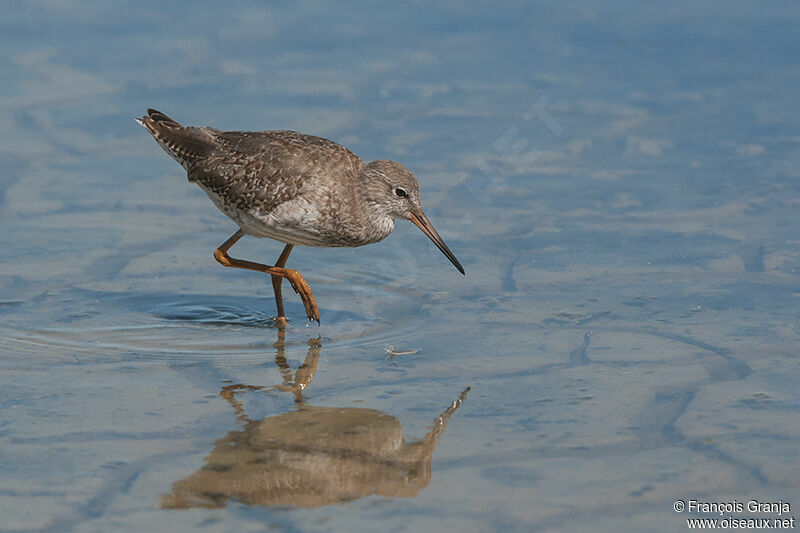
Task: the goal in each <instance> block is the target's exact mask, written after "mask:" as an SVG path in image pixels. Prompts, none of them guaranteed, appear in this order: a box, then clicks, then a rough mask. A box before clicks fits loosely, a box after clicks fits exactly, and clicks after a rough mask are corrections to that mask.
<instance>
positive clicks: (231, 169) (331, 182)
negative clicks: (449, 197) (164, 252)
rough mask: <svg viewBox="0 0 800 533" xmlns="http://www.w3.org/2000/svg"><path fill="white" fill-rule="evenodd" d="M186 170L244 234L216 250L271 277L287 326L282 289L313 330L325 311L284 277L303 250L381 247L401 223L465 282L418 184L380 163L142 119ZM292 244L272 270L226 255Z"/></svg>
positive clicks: (283, 139) (283, 135)
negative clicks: (256, 241)
mask: <svg viewBox="0 0 800 533" xmlns="http://www.w3.org/2000/svg"><path fill="white" fill-rule="evenodd" d="M135 120H136V121H137V122H138V123H139V124H140V125H141V126H143V127H144V128H145V129H147V131H148V132H150V134H151V135H152V136H153V138H154V139H155V140H156V142H157V143H158V144H159V145H160V146H161V148H163V149H164V151H165V152H167V154H169V155H170V156H171V157H172V158H173V159H175V161H177V162H178V163H179V164H180V165H181V166H182V167H183V168H184V170H186V175H187V178H188V180H189V181H190V182H194V183H196V184H197V185H198V186H199V187H200V188H201V189H202V190H203V191H205V193H206V194H207V195H208V197H209V198H210V199H211V201H212V202H213V203H214V205H216V206H217V208H219V210H220V211H222V212H223V213H224V214H225V215H227V216H228V217H230V218H231V219H232V220H233V221H234V222H235V223H236V224H237V225H238V226H239V229H238V230H237V231H236V232H235V233H234V234H233V235H231V237H230V238H228V240H226V241H225V242H224V243H222V244H221V245H220V246H219V247H218V248H217V249H216V250H214V258H215V259H216V260H217V261H218V262H219V263H220V264H222V265H223V266H226V267H233V268H242V269H247V270H254V271H257V272H263V273H265V274H269V275H270V276H271V278H272V288H273V292H274V294H275V304H276V307H277V317H276V318H275V320H276V321H277V322H278V324H279V325H280V326H282V327H284V326H286V323H287V321H286V315H285V312H284V308H283V298H282V295H281V283H282V281H283V279H284V278H285V279H286V280H287V281H288V282H289V283H290V284H291V286H292V288H293V289H294V291H295V292H296V293H298V294H299V296H300V299H301V301H302V302H303V306H304V308H305V312H306V316H307V317H308V322H309V323H311V321H316V322H317V324H318V325H319V324H320V317H319V308H318V306H317V302H316V300H315V298H314V295H313V293H312V291H311V287H309V285H308V283H307V282H306V281H305V279H304V278H303V276H302V275H301V274H300V272H298V271H297V270H292V269H288V268H286V262H287V260H288V258H289V254H290V253H291V252H292V249H293V248H294V247H295V246H298V245H299V246H313V247H343V246H346V247H357V246H364V245H367V244H373V243H376V242H379V241H381V240H383V239H385V238H386V237H388V236H389V234H390V233H391V232H392V230H393V229H394V221H395V220H397V219H402V220H409V221H411V222H412V223H413V224H414V225H416V226H417V227H418V228H419V229H420V230H422V233H424V234H425V235H426V236H427V237H428V238H429V239H430V240H431V241H433V243H434V244H435V245H436V247H437V248H438V249H439V250H440V251H441V252H442V253H443V254H444V255H445V257H447V258H448V259H449V260H450V262H451V263H452V264H453V265H454V266H455V267H456V269H457V270H458V271H459V272H460V273H461V274H465V271H464V268H463V267H462V266H461V263H460V262H459V261H458V259H456V256H455V255H453V252H451V251H450V248H448V247H447V244H445V242H444V240H443V239H442V237H440V236H439V233H438V232H437V231H436V229H435V228H434V227H433V224H431V222H430V220H428V217H426V216H425V214H424V213H423V212H422V206H421V201H420V191H419V184H418V183H417V179H416V177H414V174H412V173H411V171H409V170H408V169H407V168H406V167H404V166H403V165H401V164H400V163H397V162H395V161H390V160H386V159H378V160H375V161H372V162H370V163H366V162H365V161H364V160H362V159H361V158H360V157H358V156H357V155H356V154H354V153H353V152H352V151H350V150H348V149H347V148H345V147H344V146H341V145H340V144H337V143H335V142H333V141H330V140H328V139H325V138H322V137H317V136H314V135H308V134H304V133H299V132H296V131H289V130H279V131H221V130H219V129H216V128H212V127H208V126H184V125H182V124H180V123H179V122H177V121H175V120H173V119H171V118H170V117H168V116H167V115H165V114H164V113H161V112H160V111H157V110H155V109H147V115H145V116H143V117H141V118H136V119H135ZM245 235H249V236H253V237H266V238H270V239H273V240H276V241H279V242H281V243H283V244H284V248H283V251H282V252H281V254H280V256H279V257H278V260H277V261H276V262H275V264H274V265H264V264H261V263H256V262H253V261H248V260H244V259H236V258H233V257H231V256H230V255H228V251H229V250H230V248H231V247H232V246H233V245H234V244H236V242H237V241H239V239H241V238H242V237H243V236H245Z"/></svg>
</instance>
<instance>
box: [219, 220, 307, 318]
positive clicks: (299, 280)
mask: <svg viewBox="0 0 800 533" xmlns="http://www.w3.org/2000/svg"><path fill="white" fill-rule="evenodd" d="M243 236H244V232H243V231H242V230H239V231H237V232H236V233H234V234H233V235H231V238H230V239H228V240H227V241H225V242H224V243H222V244H221V245H220V247H219V248H217V249H216V250H214V259H216V260H217V261H218V262H219V263H220V264H221V265H222V266H226V267H233V268H244V269H247V270H255V271H256V272H263V273H265V274H269V275H271V276H272V279H273V282H272V288H273V290H274V291H275V301H276V304H277V306H278V315H279V316H278V320H279V322H281V323H282V324H285V323H286V317H285V316H283V299H282V298H281V295H280V282H278V284H277V288H276V283H275V277H276V276H277V277H278V278H279V279H280V278H286V279H287V280H289V283H291V284H292V288H293V289H294V292H296V293H298V294H299V295H300V299H301V300H302V301H303V306H304V307H305V309H306V315H307V316H308V320H309V321H310V320H316V321H317V324H319V311H318V310H317V302H316V300H314V295H313V294H312V293H311V287H309V286H308V283H306V280H304V279H303V276H301V275H300V272H298V271H296V270H290V269H288V268H283V265H284V264H286V260H287V259H288V258H289V252H291V251H292V245H291V244H289V245H286V247H285V248H284V249H283V253H281V256H280V257H279V258H278V261H279V263H280V266H267V265H262V264H261V263H254V262H252V261H245V260H243V259H234V258H233V257H231V256H229V255H228V250H230V248H231V246H233V245H234V244H236V241H238V240H239V239H241V238H242V237H243ZM281 319H282V320H281Z"/></svg>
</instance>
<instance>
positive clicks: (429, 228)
mask: <svg viewBox="0 0 800 533" xmlns="http://www.w3.org/2000/svg"><path fill="white" fill-rule="evenodd" d="M411 222H413V223H414V225H415V226H417V227H418V228H419V229H421V230H422V233H424V234H425V235H427V236H428V238H429V239H430V240H431V241H433V244H435V245H436V247H437V248H438V249H439V250H441V252H442V253H443V254H444V255H445V257H447V258H448V259H449V260H450V262H451V263H453V266H454V267H456V268H457V269H458V271H459V272H461V273H462V274H464V275H465V276H466V275H467V273H466V272H464V267H462V266H461V263H459V262H458V259H456V256H455V255H453V252H451V251H450V248H448V247H447V245H446V244H445V243H444V239H442V238H441V237H440V236H439V233H438V232H437V231H436V229H434V227H433V224H431V222H430V220H428V217H426V216H425V213H423V212H422V211H419V212H417V213H412V215H411Z"/></svg>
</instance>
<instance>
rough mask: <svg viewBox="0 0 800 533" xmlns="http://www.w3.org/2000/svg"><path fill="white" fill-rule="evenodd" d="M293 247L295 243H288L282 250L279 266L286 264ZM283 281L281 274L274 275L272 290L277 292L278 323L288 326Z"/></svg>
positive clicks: (276, 264) (276, 263)
mask: <svg viewBox="0 0 800 533" xmlns="http://www.w3.org/2000/svg"><path fill="white" fill-rule="evenodd" d="M292 248H294V245H293V244H287V245H286V246H285V247H284V249H283V251H282V252H281V256H280V257H279V258H278V261H276V262H275V266H276V267H278V268H283V267H284V266H286V260H287V259H289V254H290V253H292ZM282 282H283V278H282V277H280V276H275V275H273V276H272V290H273V291H274V292H275V305H276V306H277V307H278V323H279V324H280V326H281V327H285V326H286V315H284V314H283V297H282V296H281V283H282Z"/></svg>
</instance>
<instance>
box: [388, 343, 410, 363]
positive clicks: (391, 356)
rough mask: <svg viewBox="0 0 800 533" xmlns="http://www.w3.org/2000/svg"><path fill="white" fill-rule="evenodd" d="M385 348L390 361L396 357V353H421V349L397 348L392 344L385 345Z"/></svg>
mask: <svg viewBox="0 0 800 533" xmlns="http://www.w3.org/2000/svg"><path fill="white" fill-rule="evenodd" d="M383 349H384V350H386V359H388V360H389V361H391V360H392V359H394V358H395V356H396V355H412V354H415V353H419V350H395V349H394V346H392V345H391V344H387V345H386V346H384V347H383Z"/></svg>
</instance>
